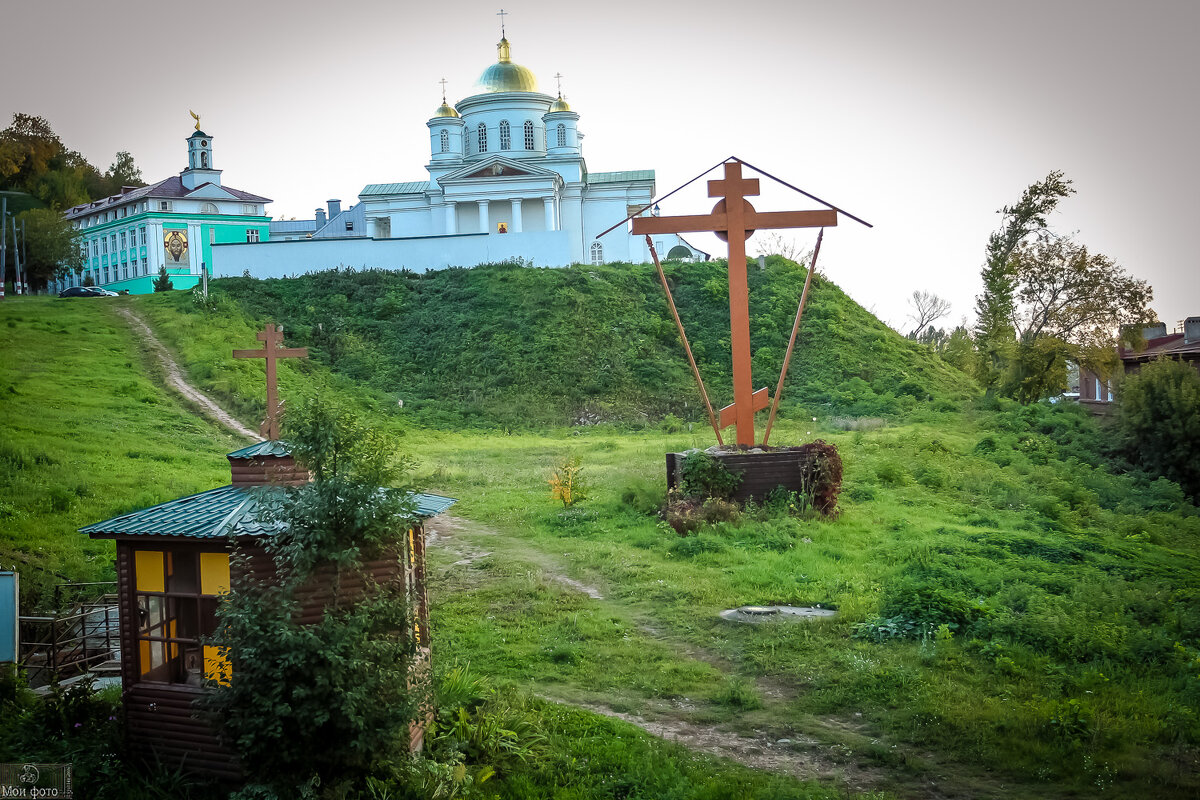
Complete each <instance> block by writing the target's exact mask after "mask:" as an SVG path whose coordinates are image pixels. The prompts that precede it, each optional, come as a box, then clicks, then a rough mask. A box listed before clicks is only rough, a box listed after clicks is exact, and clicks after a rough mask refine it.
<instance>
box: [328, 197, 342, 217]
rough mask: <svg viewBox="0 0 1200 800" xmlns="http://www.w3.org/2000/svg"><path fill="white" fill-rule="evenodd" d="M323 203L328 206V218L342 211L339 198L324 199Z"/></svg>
mask: <svg viewBox="0 0 1200 800" xmlns="http://www.w3.org/2000/svg"><path fill="white" fill-rule="evenodd" d="M325 203H326V204H327V205H328V206H329V218H330V219H333V218H334V217H336V216H337V215H338V214H340V213H342V201H341V200H326V201H325Z"/></svg>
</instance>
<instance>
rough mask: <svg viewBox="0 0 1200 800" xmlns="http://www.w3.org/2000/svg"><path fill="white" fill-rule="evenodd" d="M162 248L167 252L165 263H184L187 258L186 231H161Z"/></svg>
mask: <svg viewBox="0 0 1200 800" xmlns="http://www.w3.org/2000/svg"><path fill="white" fill-rule="evenodd" d="M163 249H165V250H166V252H167V263H169V264H186V263H187V260H188V257H187V255H188V241H187V232H186V231H165V232H164V233H163Z"/></svg>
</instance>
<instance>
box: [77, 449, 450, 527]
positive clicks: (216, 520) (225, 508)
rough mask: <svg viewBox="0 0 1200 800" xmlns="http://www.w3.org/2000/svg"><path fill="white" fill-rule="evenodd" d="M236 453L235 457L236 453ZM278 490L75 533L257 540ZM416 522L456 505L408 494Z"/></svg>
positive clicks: (224, 492)
mask: <svg viewBox="0 0 1200 800" xmlns="http://www.w3.org/2000/svg"><path fill="white" fill-rule="evenodd" d="M238 452H240V451H238ZM282 491H283V489H281V488H279V487H262V486H222V487H220V488H219V489H210V490H208V491H207V492H200V493H199V494H193V495H189V496H187V497H180V498H178V499H176V500H171V501H169V502H166V503H160V504H159V505H156V506H151V507H150V508H143V509H140V510H138V511H131V512H130V513H128V514H122V515H121V516H119V517H113V518H112V519H108V520H104V521H103V522H96V523H93V524H91V525H88V526H87V527H85V528H80V529H79V532H80V533H86V534H88V535H89V536H91V537H93V538H109V537H113V536H177V537H179V538H184V539H227V538H229V537H230V536H262V535H263V534H266V533H270V532H271V530H270V529H269V528H268V527H267V526H265V525H263V524H262V523H260V522H259V521H258V507H259V501H260V500H261V499H263V498H264V497H268V496H270V495H269V494H266V493H271V494H275V493H279V492H282ZM411 498H412V500H413V501H414V503H415V505H416V516H417V517H421V518H425V517H432V516H434V515H435V514H440V513H442V512H443V511H445V510H446V509H448V508H450V506H452V505H454V504H455V503H456V502H458V501H457V500H455V499H454V498H452V497H442V496H440V495H436V494H423V493H413V494H412V495H411Z"/></svg>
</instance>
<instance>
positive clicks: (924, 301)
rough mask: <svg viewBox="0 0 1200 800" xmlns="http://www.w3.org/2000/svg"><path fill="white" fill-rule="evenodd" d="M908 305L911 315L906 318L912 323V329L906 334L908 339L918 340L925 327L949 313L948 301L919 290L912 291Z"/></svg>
mask: <svg viewBox="0 0 1200 800" xmlns="http://www.w3.org/2000/svg"><path fill="white" fill-rule="evenodd" d="M908 304H909V305H910V306H912V313H911V314H909V315H908V317H909V319H911V320H912V321H913V329H912V330H911V331H910V332H909V334H908V338H909V339H917V340H920V338H921V333H922V332H923V331H924V330H925V328H926V327H927V326H929V325H932V324H933V323H935V322H937V321H938V320H939V319H941V318H942V317H944V316H946V315H947V314H949V313H950V301H949V300H947V299H945V298H944V297H938V296H937V295H936V294H934V293H933V292H926V291H924V290H921V289H917V290H914V291H913V293H912V297H910V298H909V299H908Z"/></svg>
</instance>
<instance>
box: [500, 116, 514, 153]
mask: <svg viewBox="0 0 1200 800" xmlns="http://www.w3.org/2000/svg"><path fill="white" fill-rule="evenodd" d="M500 149H501V150H512V128H510V127H509V125H508V120H506V119H502V120H500Z"/></svg>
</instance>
